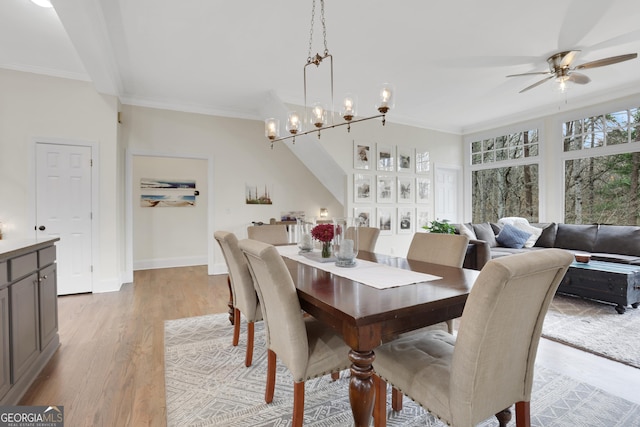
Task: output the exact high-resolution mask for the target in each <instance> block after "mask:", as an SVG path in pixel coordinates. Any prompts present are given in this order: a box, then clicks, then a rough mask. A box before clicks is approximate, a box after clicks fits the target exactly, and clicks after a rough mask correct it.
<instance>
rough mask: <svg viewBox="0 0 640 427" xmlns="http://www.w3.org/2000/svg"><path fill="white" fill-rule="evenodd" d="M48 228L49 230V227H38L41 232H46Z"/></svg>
mask: <svg viewBox="0 0 640 427" xmlns="http://www.w3.org/2000/svg"><path fill="white" fill-rule="evenodd" d="M46 228H47V227H45V226H44V225H41V226H40V227H38V230H40V231H44V230H46Z"/></svg>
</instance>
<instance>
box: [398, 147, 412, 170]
mask: <svg viewBox="0 0 640 427" xmlns="http://www.w3.org/2000/svg"><path fill="white" fill-rule="evenodd" d="M413 156H414V149H413V148H406V147H398V148H397V156H396V159H397V161H398V172H408V173H412V172H413V168H414V166H413V163H414V161H413Z"/></svg>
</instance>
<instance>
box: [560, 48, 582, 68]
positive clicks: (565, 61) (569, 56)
mask: <svg viewBox="0 0 640 427" xmlns="http://www.w3.org/2000/svg"><path fill="white" fill-rule="evenodd" d="M578 53H580V51H579V50H570V51H569V52H567V54H566V55H565V56H563V57H562V61H560V64H559V67H560V68H564V67H568V66H569V65H571V63H572V62H573V60H574V58H575V57H576V55H577V54H578Z"/></svg>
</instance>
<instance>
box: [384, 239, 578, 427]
mask: <svg viewBox="0 0 640 427" xmlns="http://www.w3.org/2000/svg"><path fill="white" fill-rule="evenodd" d="M572 261H573V256H572V255H571V253H569V252H567V251H564V250H561V249H543V250H539V251H535V252H529V253H526V254H518V255H512V256H508V257H503V258H500V259H495V260H492V261H489V262H488V263H487V264H486V265H485V266H484V268H483V269H482V271H481V272H480V275H479V276H478V278H477V279H476V282H475V284H474V286H473V288H472V289H471V292H470V294H469V297H468V299H467V302H466V305H465V307H464V311H463V313H462V317H461V320H460V328H459V329H458V334H457V337H454V336H452V335H450V334H447V333H445V332H443V331H427V332H424V333H421V334H415V335H408V336H405V337H403V338H399V339H398V340H396V341H393V342H390V343H388V344H384V345H382V346H380V347H378V348H377V349H376V350H375V353H376V358H375V360H374V362H373V367H374V369H375V372H376V375H377V378H375V380H374V383H375V384H376V392H377V393H378V398H376V402H375V409H374V411H375V421H376V426H384V425H385V423H386V409H383V407H384V406H385V396H386V382H389V383H390V384H391V385H392V386H393V391H392V394H393V396H392V402H393V404H394V406H396V405H397V406H398V407H394V409H399V406H401V400H399V399H397V395H396V393H398V391H401V392H402V393H404V394H406V395H407V396H409V397H410V398H411V399H413V400H415V401H416V402H419V403H420V405H422V406H423V407H424V408H426V409H427V410H428V411H429V412H431V413H432V414H434V415H435V416H437V417H438V418H440V419H441V420H443V421H444V422H446V423H447V424H449V425H452V426H457V427H471V426H475V425H476V424H478V423H479V422H480V421H482V420H484V419H487V418H489V417H491V416H492V415H494V414H495V415H496V417H497V418H498V421H499V422H500V426H506V425H507V422H508V421H509V419H510V418H511V413H510V411H509V409H508V408H509V407H510V406H511V405H512V404H514V403H515V404H516V425H517V426H518V427H522V426H530V401H531V389H532V385H533V371H534V362H535V358H536V352H537V349H538V343H539V341H540V334H541V332H542V323H543V321H544V317H545V315H546V313H547V309H548V308H549V304H550V303H551V300H552V299H553V296H554V294H555V293H556V289H557V288H558V285H559V284H560V281H561V280H562V278H563V277H564V275H565V272H566V271H567V268H568V267H569V264H571V262H572ZM505 408H507V409H505Z"/></svg>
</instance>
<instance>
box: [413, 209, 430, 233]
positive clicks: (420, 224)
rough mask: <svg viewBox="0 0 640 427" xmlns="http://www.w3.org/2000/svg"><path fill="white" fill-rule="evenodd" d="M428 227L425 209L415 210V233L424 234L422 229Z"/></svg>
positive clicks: (427, 212)
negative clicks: (421, 232) (420, 232)
mask: <svg viewBox="0 0 640 427" xmlns="http://www.w3.org/2000/svg"><path fill="white" fill-rule="evenodd" d="M428 225H429V211H428V210H427V209H425V208H417V209H416V231H423V232H426V231H427V230H426V229H425V228H424V227H427V226H428Z"/></svg>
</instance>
